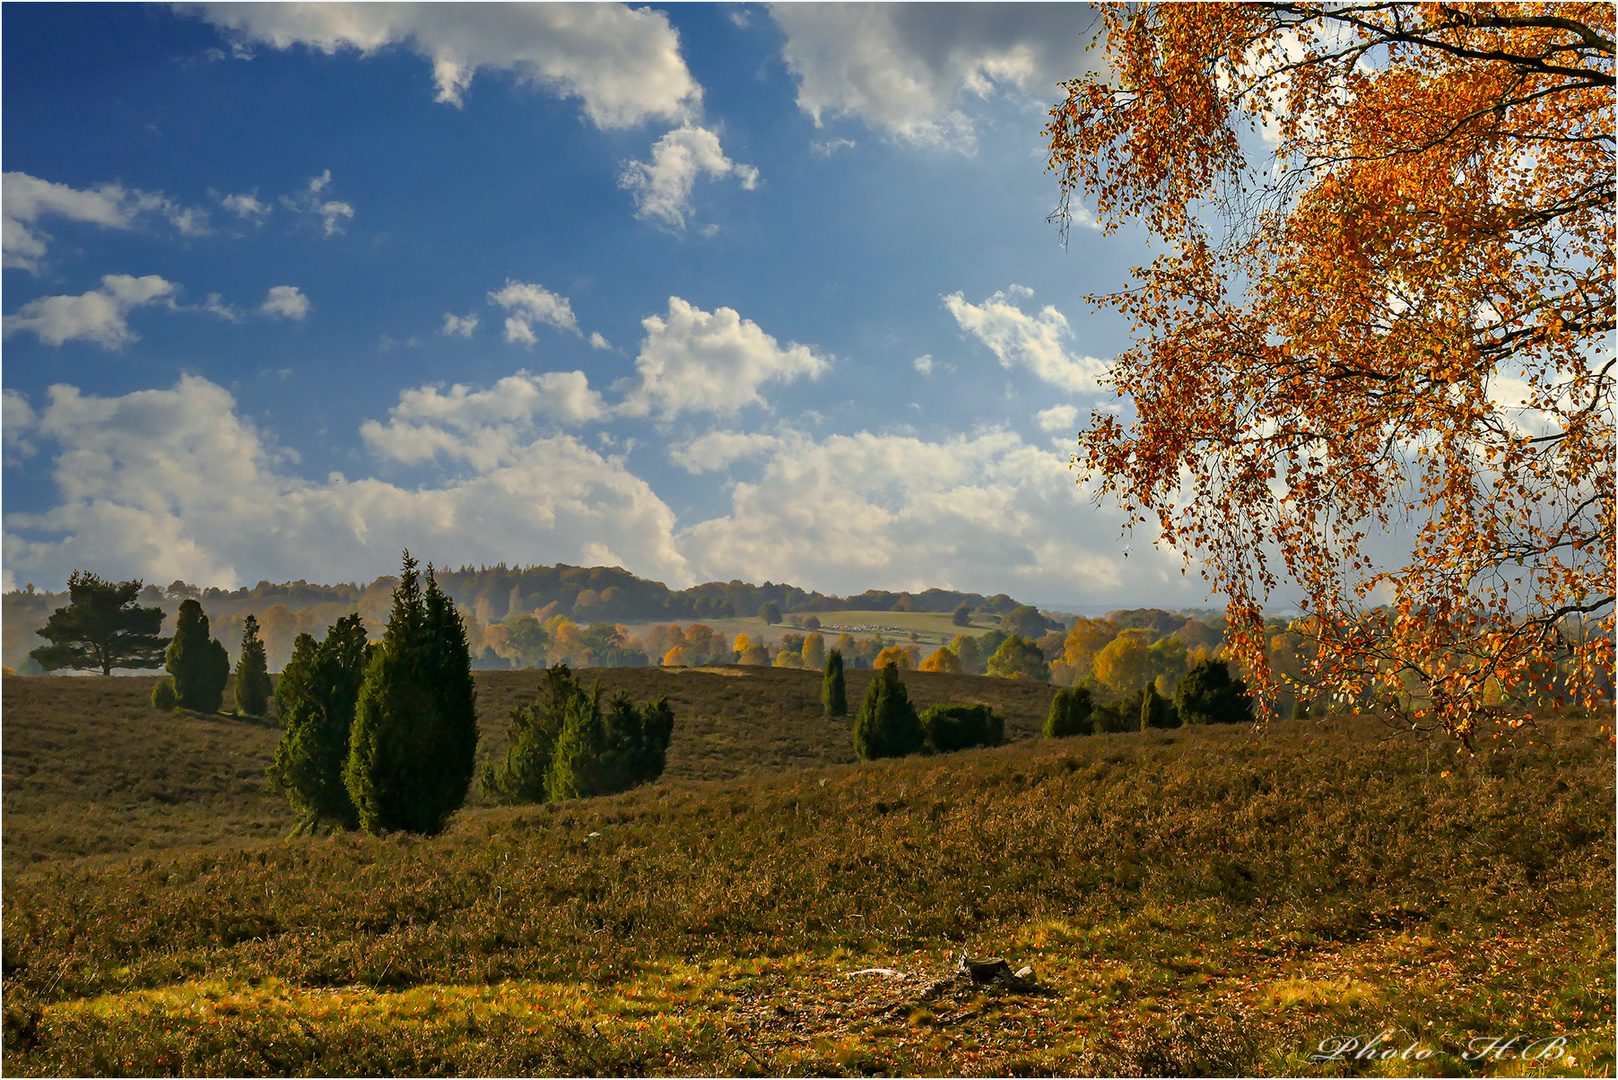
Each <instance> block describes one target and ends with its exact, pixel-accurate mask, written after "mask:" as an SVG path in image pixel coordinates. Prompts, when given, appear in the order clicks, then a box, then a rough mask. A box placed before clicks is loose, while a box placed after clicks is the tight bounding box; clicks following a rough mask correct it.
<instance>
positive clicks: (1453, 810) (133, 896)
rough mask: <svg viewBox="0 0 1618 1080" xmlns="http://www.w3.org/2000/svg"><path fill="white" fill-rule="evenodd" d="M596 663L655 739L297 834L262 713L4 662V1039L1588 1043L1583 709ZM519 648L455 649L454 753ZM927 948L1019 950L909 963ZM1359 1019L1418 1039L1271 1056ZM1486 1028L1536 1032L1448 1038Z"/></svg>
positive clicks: (685, 1051) (45, 1045)
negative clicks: (900, 751)
mask: <svg viewBox="0 0 1618 1080" xmlns="http://www.w3.org/2000/svg"><path fill="white" fill-rule="evenodd" d="M738 671H741V672H743V673H741V674H737V673H735V672H738ZM589 674H591V675H594V674H597V673H595V672H591V673H589ZM599 674H600V675H601V676H602V679H603V683H604V684H605V686H606V688H607V689H608V690H609V691H610V690H612V689H616V688H619V687H622V688H623V689H626V690H627V691H628V692H630V693H631V694H632V695H635V696H638V697H647V696H651V695H652V694H653V693H657V694H661V693H665V692H666V693H668V695H669V696H670V698H671V700H672V701H673V702H674V704H675V709H676V715H677V726H676V729H675V736H674V744H673V745H672V746H671V748H670V754H669V768H668V772H667V773H666V774H665V777H664V779H663V780H662V781H660V782H659V783H656V784H652V785H649V786H647V787H644V788H641V789H637V790H635V791H632V792H627V793H625V794H622V795H618V796H613V797H610V798H603V799H593V800H584V801H579V802H576V803H569V804H563V805H559V806H545V807H496V806H488V805H483V804H481V803H480V802H479V801H478V800H476V799H474V800H473V802H472V804H471V805H470V806H469V807H468V808H467V809H466V810H465V811H463V812H462V813H461V814H460V815H458V816H457V818H456V819H455V820H454V821H453V822H452V824H451V827H450V829H449V830H448V831H447V832H446V833H445V834H444V835H443V836H440V837H436V838H432V839H422V838H412V837H403V836H395V837H387V838H381V839H376V838H369V837H364V836H358V835H339V836H329V837H328V836H321V837H313V838H311V837H303V838H299V839H296V840H284V839H282V836H283V835H284V833H285V832H286V830H287V828H288V827H289V826H290V824H291V819H290V815H289V814H288V813H287V812H286V810H285V808H284V807H283V806H281V805H280V804H279V803H278V802H277V801H276V800H275V799H273V798H271V797H269V796H267V795H265V794H264V793H263V791H262V789H261V786H260V778H261V777H262V770H263V767H264V765H265V764H266V763H267V762H268V761H269V759H270V756H271V754H272V753H273V750H274V746H275V742H276V740H277V738H278V731H277V730H276V729H275V728H274V727H273V726H271V725H268V724H263V723H248V722H245V721H240V720H236V719H233V718H230V717H225V716H219V717H202V716H195V715H188V714H175V715H167V714H159V713H156V712H154V711H153V710H151V709H150V708H148V707H146V706H145V704H144V700H145V695H146V694H147V693H148V692H149V690H150V687H151V684H152V680H151V679H141V678H129V679H116V678H115V679H101V678H82V679H66V678H48V677H36V678H18V677H10V676H8V677H7V678H6V679H5V681H4V685H3V692H4V709H5V713H4V773H5V780H4V818H3V825H4V834H5V835H4V859H5V861H4V885H5V888H4V895H3V901H4V912H3V914H4V923H3V937H4V1010H5V1029H4V1040H3V1065H4V1070H5V1072H6V1073H7V1074H11V1075H45V1074H52V1075H55V1074H136V1075H146V1074H165V1075H170V1074H172V1075H180V1074H187V1075H195V1074H231V1075H260V1074H316V1075H318V1074H337V1075H372V1074H375V1075H384V1074H417V1075H439V1074H498V1075H516V1074H532V1073H538V1074H563V1075H594V1074H610V1075H653V1074H657V1075H668V1074H735V1075H750V1074H781V1075H800V1074H818V1075H871V1074H888V1075H893V1074H929V1075H959V1074H970V1075H989V1074H999V1075H1006V1074H1017V1075H1046V1074H1058V1073H1078V1074H1103V1075H1108V1074H1130V1073H1133V1074H1143V1073H1144V1074H1147V1075H1231V1074H1244V1073H1257V1074H1269V1075H1331V1076H1335V1075H1408V1074H1417V1075H1547V1074H1548V1075H1611V1074H1612V1072H1613V1069H1614V1053H1613V1033H1614V1012H1613V1003H1614V992H1615V987H1614V941H1613V930H1614V911H1615V895H1614V797H1615V796H1614V750H1613V740H1612V735H1611V728H1610V726H1606V725H1607V724H1609V723H1610V720H1608V719H1607V718H1601V719H1600V720H1599V721H1598V720H1587V719H1578V720H1567V721H1563V722H1558V723H1555V724H1547V725H1543V726H1541V727H1540V728H1539V729H1538V730H1537V731H1535V732H1533V733H1531V734H1528V735H1522V736H1520V737H1519V738H1518V739H1517V740H1516V741H1515V743H1514V744H1512V745H1509V746H1505V745H1502V746H1499V747H1498V748H1491V749H1490V750H1489V751H1488V752H1485V753H1482V754H1479V755H1478V756H1476V757H1474V758H1462V757H1457V756H1456V755H1455V754H1454V752H1453V750H1452V749H1451V748H1450V747H1449V746H1447V745H1446V744H1444V743H1441V742H1434V741H1426V740H1424V739H1423V738H1421V737H1419V736H1415V735H1409V734H1405V735H1394V736H1390V733H1389V732H1388V731H1387V730H1386V729H1384V728H1382V727H1380V726H1378V725H1376V724H1374V723H1371V722H1368V721H1365V720H1360V719H1352V718H1338V719H1336V720H1333V721H1331V722H1329V723H1325V724H1300V723H1292V722H1286V723H1276V724H1273V725H1271V726H1270V727H1269V728H1268V729H1267V730H1264V731H1262V732H1255V731H1253V730H1249V729H1219V730H1212V729H1192V730H1188V729H1180V730H1177V731H1169V732H1151V733H1146V734H1125V735H1106V736H1096V737H1090V738H1077V739H1066V740H1056V741H1043V740H1039V739H1027V738H1024V737H1025V736H1028V735H1030V734H1032V733H1034V732H1036V731H1037V727H1038V724H1039V722H1040V721H1041V720H1042V719H1043V714H1044V710H1045V703H1046V702H1048V700H1049V695H1050V693H1051V692H1052V688H1051V687H1048V686H1039V685H1033V684H1027V683H1021V682H1015V683H1014V682H1003V681H997V680H989V679H979V678H973V677H967V676H936V675H934V676H929V675H920V674H910V675H907V677H906V682H907V684H908V685H909V686H910V688H911V693H912V697H913V699H915V700H916V701H917V702H918V703H919V704H922V705H925V704H928V703H930V702H932V701H936V700H945V699H950V700H987V701H990V702H991V703H993V704H994V705H995V706H996V707H997V708H998V709H1000V710H1001V711H1002V712H1003V713H1004V714H1005V715H1006V716H1007V718H1008V722H1007V729H1008V735H1010V736H1011V737H1013V738H1017V739H1020V740H1021V741H1017V742H1014V743H1012V744H1011V745H1008V746H1004V747H1000V748H996V749H992V750H978V751H971V752H967V753H962V754H954V755H948V756H942V757H933V758H919V757H918V758H912V759H907V760H904V761H890V762H880V763H872V764H864V765H861V764H855V763H853V762H852V761H851V758H852V753H851V750H850V745H849V744H850V736H849V731H850V724H849V722H848V721H829V720H827V719H825V718H823V717H821V716H820V715H819V709H818V677H817V676H815V675H814V673H806V672H796V671H788V670H776V669H728V670H727V671H726V673H723V674H721V673H719V672H718V671H684V672H665V671H659V670H655V669H653V670H632V669H631V670H617V671H604V672H600V673H599ZM869 677H870V673H869V672H850V697H851V699H852V700H855V701H858V700H859V697H860V696H861V695H862V694H863V690H864V687H865V680H866V679H868V678H869ZM536 681H537V674H536V673H534V672H509V673H507V672H497V673H480V674H479V687H480V692H481V695H482V705H483V715H484V717H485V725H486V727H485V735H484V742H485V752H486V753H489V754H496V753H498V752H499V751H500V750H501V748H502V743H503V735H504V731H503V729H504V714H505V711H506V710H507V709H508V708H509V707H510V706H511V705H512V704H514V703H516V702H517V701H519V700H521V699H522V697H523V695H525V694H532V692H533V690H534V687H535V684H536ZM962 950H966V951H968V952H970V953H972V954H974V955H985V954H998V955H1001V956H1004V957H1006V958H1007V959H1008V960H1010V961H1011V963H1012V966H1013V967H1016V966H1020V965H1021V964H1024V963H1027V964H1030V965H1032V966H1033V967H1034V969H1035V971H1036V973H1037V977H1038V980H1039V982H1040V984H1041V985H1042V986H1043V987H1044V988H1045V989H1046V991H1047V992H1046V993H1042V994H1016V993H1011V992H1009V991H1005V990H1001V989H998V988H995V989H981V988H977V989H975V988H972V987H971V986H970V985H963V984H957V983H945V984H941V985H939V984H938V983H937V980H938V979H939V977H940V976H942V975H943V974H944V973H946V972H947V971H948V970H949V969H950V968H952V967H953V965H954V963H955V958H956V957H957V956H958V955H959V953H960V952H961V951H962ZM872 968H878V969H886V970H887V971H889V972H892V973H891V974H889V973H885V972H880V971H879V972H876V973H866V972H867V969H872ZM1389 1029H1392V1031H1393V1034H1392V1036H1391V1037H1390V1039H1389V1041H1388V1042H1386V1043H1383V1044H1382V1047H1386V1046H1392V1047H1394V1049H1395V1050H1396V1051H1402V1050H1404V1049H1405V1048H1406V1047H1412V1048H1413V1049H1414V1050H1415V1051H1421V1052H1423V1053H1424V1054H1425V1056H1424V1057H1421V1058H1419V1059H1418V1058H1415V1057H1412V1056H1408V1055H1407V1056H1405V1057H1403V1058H1397V1057H1396V1058H1394V1059H1393V1060H1379V1061H1376V1062H1374V1063H1373V1062H1359V1063H1335V1064H1333V1063H1325V1064H1317V1063H1311V1062H1310V1061H1309V1060H1308V1056H1309V1054H1310V1053H1311V1052H1313V1051H1315V1049H1316V1048H1317V1047H1318V1046H1319V1044H1320V1042H1321V1040H1323V1039H1327V1038H1329V1037H1332V1036H1334V1035H1353V1034H1359V1035H1366V1034H1371V1033H1377V1032H1382V1031H1386V1030H1389ZM1514 1035H1521V1036H1526V1037H1528V1038H1530V1039H1531V1038H1542V1037H1553V1036H1563V1037H1565V1039H1566V1042H1565V1053H1563V1054H1562V1055H1561V1056H1559V1057H1557V1058H1556V1059H1555V1060H1554V1061H1551V1060H1547V1061H1545V1062H1538V1063H1535V1062H1524V1061H1520V1060H1501V1061H1493V1060H1490V1061H1476V1060H1467V1059H1466V1058H1465V1057H1464V1054H1465V1052H1466V1050H1467V1048H1468V1046H1469V1040H1471V1039H1473V1038H1475V1037H1478V1036H1485V1037H1501V1038H1509V1037H1511V1036H1514ZM1517 1045H1518V1046H1521V1045H1522V1043H1521V1042H1519V1043H1518V1044H1517ZM1379 1049H1380V1047H1379Z"/></svg>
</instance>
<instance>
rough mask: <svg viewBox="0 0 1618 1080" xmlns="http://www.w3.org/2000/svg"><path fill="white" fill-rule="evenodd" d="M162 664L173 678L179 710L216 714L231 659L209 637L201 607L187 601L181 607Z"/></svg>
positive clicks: (206, 617) (221, 698) (222, 701)
mask: <svg viewBox="0 0 1618 1080" xmlns="http://www.w3.org/2000/svg"><path fill="white" fill-rule="evenodd" d="M165 661H166V665H165V666H167V668H168V671H169V675H170V676H172V677H173V679H174V697H175V699H176V700H177V701H178V703H179V706H180V708H182V709H194V710H196V711H197V712H218V711H219V706H220V705H221V704H223V703H224V700H225V683H226V681H227V680H228V679H229V678H230V656H229V654H228V653H226V652H225V647H224V646H223V645H221V644H219V642H218V641H216V640H214V639H213V638H212V637H210V636H209V634H208V616H207V615H206V614H204V613H203V610H202V605H201V604H199V603H197V602H196V601H195V600H187V601H185V602H184V603H182V604H181V605H180V612H179V615H178V616H177V617H176V620H175V625H174V640H173V641H171V642H169V647H168V652H167V653H166V654H165Z"/></svg>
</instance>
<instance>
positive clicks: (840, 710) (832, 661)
mask: <svg viewBox="0 0 1618 1080" xmlns="http://www.w3.org/2000/svg"><path fill="white" fill-rule="evenodd" d="M820 703H821V704H822V705H823V706H825V708H826V715H827V716H847V715H848V686H847V684H845V683H844V682H843V650H841V649H833V650H832V651H831V652H830V653H829V654H827V656H826V675H825V677H824V678H823V679H821V681H820Z"/></svg>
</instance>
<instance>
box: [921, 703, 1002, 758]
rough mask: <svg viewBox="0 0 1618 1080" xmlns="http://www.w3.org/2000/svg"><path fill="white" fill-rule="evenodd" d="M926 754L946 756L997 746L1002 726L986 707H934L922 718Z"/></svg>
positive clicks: (1000, 737)
mask: <svg viewBox="0 0 1618 1080" xmlns="http://www.w3.org/2000/svg"><path fill="white" fill-rule="evenodd" d="M921 729H922V732H923V734H924V735H925V736H926V747H925V749H926V751H927V752H928V753H929V754H948V753H952V752H954V751H956V750H965V749H968V748H969V747H973V746H999V745H1000V744H1001V743H1002V742H1004V741H1005V722H1004V721H1003V720H1001V719H1000V717H998V716H996V715H995V712H994V710H993V709H991V708H989V706H987V705H983V704H978V705H934V706H933V707H932V708H930V709H928V710H927V711H926V712H924V713H922V714H921Z"/></svg>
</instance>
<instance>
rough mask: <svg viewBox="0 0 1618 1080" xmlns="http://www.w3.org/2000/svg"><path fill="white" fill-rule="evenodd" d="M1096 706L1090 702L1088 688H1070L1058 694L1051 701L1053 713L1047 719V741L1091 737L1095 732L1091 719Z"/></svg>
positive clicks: (1065, 688) (1064, 688)
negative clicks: (1071, 737) (1073, 736)
mask: <svg viewBox="0 0 1618 1080" xmlns="http://www.w3.org/2000/svg"><path fill="white" fill-rule="evenodd" d="M1093 709H1094V706H1093V705H1092V704H1091V702H1090V688H1089V687H1088V686H1068V687H1063V688H1062V689H1060V690H1058V691H1057V692H1056V696H1055V697H1053V698H1052V699H1051V712H1050V715H1049V716H1047V717H1046V718H1045V730H1044V732H1043V734H1044V736H1045V738H1047V739H1065V738H1067V737H1068V736H1070V735H1089V734H1091V733H1092V732H1094V731H1095V721H1094V719H1092V717H1091V712H1092V710H1093Z"/></svg>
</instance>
